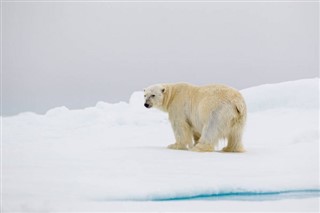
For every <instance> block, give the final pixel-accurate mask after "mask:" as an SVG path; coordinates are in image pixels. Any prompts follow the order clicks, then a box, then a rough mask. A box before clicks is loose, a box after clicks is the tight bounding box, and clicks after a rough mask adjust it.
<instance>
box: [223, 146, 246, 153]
mask: <svg viewBox="0 0 320 213" xmlns="http://www.w3.org/2000/svg"><path fill="white" fill-rule="evenodd" d="M222 151H223V152H245V151H246V150H245V149H244V148H243V147H242V146H240V147H228V146H226V147H224V148H223V149H222Z"/></svg>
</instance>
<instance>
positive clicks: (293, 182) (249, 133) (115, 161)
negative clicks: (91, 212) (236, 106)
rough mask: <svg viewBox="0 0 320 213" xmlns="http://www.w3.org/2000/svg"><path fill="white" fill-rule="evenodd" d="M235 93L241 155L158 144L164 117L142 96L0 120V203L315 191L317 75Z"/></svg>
mask: <svg viewBox="0 0 320 213" xmlns="http://www.w3.org/2000/svg"><path fill="white" fill-rule="evenodd" d="M241 93H242V94H243V96H244V98H245V100H246V102H247V105H248V121H247V125H246V129H245V134H244V139H243V140H244V145H245V148H246V150H247V152H245V153H223V152H219V151H216V152H213V153H195V152H190V151H178V150H169V149H167V148H166V146H167V145H169V144H171V143H173V142H174V136H173V133H172V130H171V126H170V123H169V121H168V117H167V114H166V113H163V112H160V111H158V110H156V109H146V108H144V106H143V93H142V92H135V93H133V95H132V96H131V98H130V101H129V103H125V102H121V103H118V104H108V103H104V102H98V103H97V105H96V106H95V107H90V108H86V109H82V110H69V109H67V108H66V107H58V108H54V109H51V110H49V111H48V112H47V113H46V114H45V115H38V114H34V113H22V114H19V115H17V116H13V117H2V161H3V162H2V187H3V188H2V194H3V198H2V199H3V209H4V210H5V211H11V210H12V211H13V210H30V211H32V210H39V209H41V208H47V207H48V206H49V207H48V208H49V209H51V210H52V208H53V210H54V209H55V208H58V206H59V208H60V210H66V209H64V205H63V203H64V204H65V205H66V206H68V205H69V206H70V205H73V204H74V206H73V208H71V209H73V210H83V209H77V205H78V204H79V203H81V204H82V205H84V203H87V204H88V205H89V206H90V207H88V209H95V208H94V206H95V205H96V206H99V205H101V203H102V202H107V201H108V202H110V201H130V202H131V201H157V200H172V199H183V198H192V197H201V196H212V195H226V194H237V193H249V194H250V193H254V194H259V193H261V194H265V193H277V192H299V191H301V192H308V191H310V192H319V189H320V187H319V123H318V119H319V79H318V78H317V79H305V80H299V81H293V82H285V83H280V84H272V85H261V86H258V87H253V88H249V89H245V90H242V91H241ZM224 145H225V142H224V141H221V144H220V146H219V147H218V150H219V149H221V148H222V147H223V146H224ZM130 202H128V203H130ZM313 203H316V201H315V202H313ZM148 205H150V204H148ZM98 209H99V208H98ZM100 210H101V209H100Z"/></svg>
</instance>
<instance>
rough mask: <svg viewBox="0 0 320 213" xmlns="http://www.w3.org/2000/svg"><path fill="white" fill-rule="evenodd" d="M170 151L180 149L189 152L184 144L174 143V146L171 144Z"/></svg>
mask: <svg viewBox="0 0 320 213" xmlns="http://www.w3.org/2000/svg"><path fill="white" fill-rule="evenodd" d="M168 149H180V150H187V147H186V146H185V145H183V144H179V143H174V144H170V145H169V146H168Z"/></svg>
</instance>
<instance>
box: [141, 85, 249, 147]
mask: <svg viewBox="0 0 320 213" xmlns="http://www.w3.org/2000/svg"><path fill="white" fill-rule="evenodd" d="M144 99H145V104H144V106H145V107H146V108H151V107H155V108H158V109H160V110H162V111H165V112H168V114H169V120H170V122H171V126H172V129H173V132H174V136H175V140H176V142H175V143H174V144H171V145H169V146H168V148H170V149H183V150H185V149H188V148H189V149H190V150H191V151H198V152H212V151H214V148H215V146H216V145H217V144H218V142H219V139H227V141H228V144H227V146H226V147H225V148H223V151H225V152H244V151H245V150H244V148H243V145H242V133H243V129H244V126H245V122H246V117H247V108H246V104H245V101H244V98H243V97H242V95H241V94H240V93H239V92H238V91H237V90H236V89H234V88H231V87H228V86H225V85H220V84H213V85H208V86H195V85H191V84H188V83H174V84H156V85H152V86H149V87H148V88H146V89H145V90H144Z"/></svg>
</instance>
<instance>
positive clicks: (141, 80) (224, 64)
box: [2, 2, 319, 115]
mask: <svg viewBox="0 0 320 213" xmlns="http://www.w3.org/2000/svg"><path fill="white" fill-rule="evenodd" d="M2 60H3V64H2V77H3V79H2V83H3V85H2V90H3V91H2V93H3V103H2V104H3V114H4V115H14V114H17V113H19V112H24V111H33V112H37V113H44V112H45V111H47V110H48V109H50V108H53V107H57V106H62V105H63V106H67V107H68V108H71V109H73V108H83V107H87V106H93V105H95V103H96V102H97V101H104V102H118V101H128V99H129V97H130V95H131V94H132V92H134V91H137V90H142V89H143V88H144V87H146V86H148V85H150V84H154V83H160V82H181V81H186V82H190V83H194V84H201V85H202V84H209V83H215V82H218V83H225V84H228V85H231V86H233V87H236V88H238V89H242V88H247V87H251V86H254V85H260V84H265V83H274V82H281V81H288V80H294V79H300V78H310V77H316V76H318V75H319V73H318V69H319V4H318V3H316V2H313V3H312V2H308V3H297V2H291V3H290V2H285V3H279V2H274V3H270V2H269V3H262V2H234V3H230V2H229V3H217V2H215V3H213V2H211V3H190V2H184V3H182V2H179V3H163V2H162V3H155V2H153V3H151V2H146V3H137V2H135V3H124V2H122V3H110V2H109V3H107V2H104V3H93V2H91V3H83V2H82V3H79V2H78V3H76V2H71V3H57V2H46V3H45V2H41V3H39V2H38V3H27V2H22V3H21V2H19V3H18V2H16V3H14V2H3V3H2Z"/></svg>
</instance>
